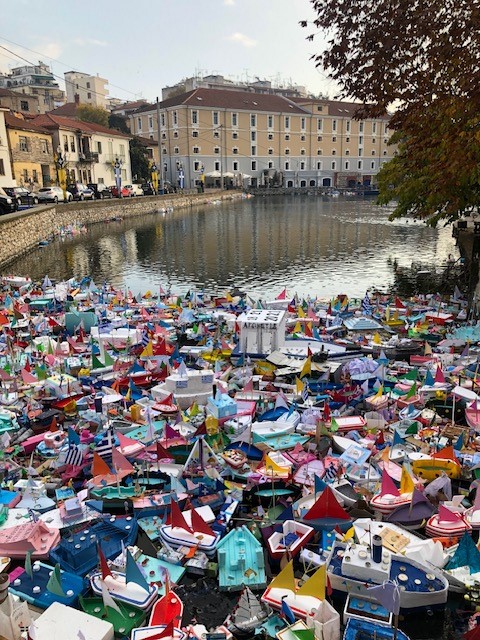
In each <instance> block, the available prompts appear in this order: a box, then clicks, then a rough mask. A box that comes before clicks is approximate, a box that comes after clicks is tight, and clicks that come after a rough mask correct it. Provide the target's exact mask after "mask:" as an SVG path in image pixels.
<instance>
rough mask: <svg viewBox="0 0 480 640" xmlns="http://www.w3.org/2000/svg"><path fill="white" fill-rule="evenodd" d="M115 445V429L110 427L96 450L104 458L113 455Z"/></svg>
mask: <svg viewBox="0 0 480 640" xmlns="http://www.w3.org/2000/svg"><path fill="white" fill-rule="evenodd" d="M113 445H114V435H113V429H112V428H110V429H107V431H105V433H104V435H103V438H102V439H101V440H100V442H99V443H98V444H97V445H96V447H95V451H96V452H97V453H98V455H99V456H100V457H102V458H110V457H111V455H112V448H113Z"/></svg>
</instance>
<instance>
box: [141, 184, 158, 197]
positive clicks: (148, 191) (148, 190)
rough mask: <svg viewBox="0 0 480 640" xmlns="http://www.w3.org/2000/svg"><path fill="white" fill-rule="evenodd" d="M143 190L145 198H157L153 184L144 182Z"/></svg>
mask: <svg viewBox="0 0 480 640" xmlns="http://www.w3.org/2000/svg"><path fill="white" fill-rule="evenodd" d="M142 189H143V195H144V196H155V195H156V194H157V192H156V191H155V189H154V186H153V184H152V183H151V182H144V183H143V184H142Z"/></svg>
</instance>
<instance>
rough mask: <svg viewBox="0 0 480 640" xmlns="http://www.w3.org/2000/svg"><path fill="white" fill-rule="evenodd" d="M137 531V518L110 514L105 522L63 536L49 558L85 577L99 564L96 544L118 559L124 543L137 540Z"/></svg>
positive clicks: (127, 543)
mask: <svg viewBox="0 0 480 640" xmlns="http://www.w3.org/2000/svg"><path fill="white" fill-rule="evenodd" d="M137 531H138V524H137V520H136V518H132V517H122V518H121V517H115V516H108V517H105V518H104V520H103V522H98V523H97V524H94V525H93V526H90V527H86V528H85V529H81V530H80V531H78V532H77V533H72V534H70V535H67V536H66V537H64V538H62V539H61V540H60V543H59V544H58V545H57V546H56V547H55V549H53V550H52V551H51V553H50V557H51V559H52V560H54V561H55V562H58V563H59V564H60V566H61V567H62V569H65V570H66V571H71V572H72V573H75V574H77V575H80V576H84V575H86V574H87V573H88V572H89V571H91V570H92V569H93V568H94V567H95V566H96V564H97V561H98V555H97V544H100V545H101V547H102V550H103V552H104V554H105V556H106V557H107V558H109V559H111V558H115V557H116V556H118V555H119V554H120V553H121V552H122V544H123V546H125V547H127V546H128V545H130V544H133V543H134V542H135V539H136V537H137Z"/></svg>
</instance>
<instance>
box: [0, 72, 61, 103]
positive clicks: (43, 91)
mask: <svg viewBox="0 0 480 640" xmlns="http://www.w3.org/2000/svg"><path fill="white" fill-rule="evenodd" d="M0 87H4V88H6V89H12V90H14V91H18V92H21V93H23V94H25V95H26V96H35V97H37V98H38V113H46V112H47V111H51V110H52V109H55V108H56V107H59V106H60V105H62V104H63V103H64V102H65V94H64V92H63V91H62V90H61V89H60V87H59V85H58V82H57V81H56V80H55V77H54V76H53V74H52V72H51V70H50V68H49V67H48V65H46V64H45V63H44V62H41V61H40V62H39V63H38V64H37V65H24V66H22V67H16V68H14V69H12V70H11V72H10V73H9V74H8V75H0Z"/></svg>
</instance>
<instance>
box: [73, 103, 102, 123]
mask: <svg viewBox="0 0 480 640" xmlns="http://www.w3.org/2000/svg"><path fill="white" fill-rule="evenodd" d="M76 115H77V118H78V119H79V120H82V121H83V122H92V123H94V124H100V125H102V127H108V116H109V113H108V111H107V110H106V109H102V107H94V106H93V105H91V104H79V105H78V107H77V114H76Z"/></svg>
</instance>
